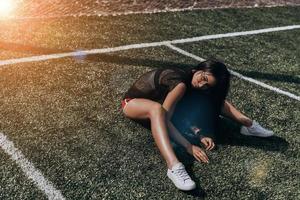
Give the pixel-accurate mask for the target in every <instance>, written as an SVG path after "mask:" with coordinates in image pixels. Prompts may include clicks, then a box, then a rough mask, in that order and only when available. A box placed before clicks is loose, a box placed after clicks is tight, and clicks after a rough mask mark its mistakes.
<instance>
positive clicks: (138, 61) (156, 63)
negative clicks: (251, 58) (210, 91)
mask: <svg viewBox="0 0 300 200" xmlns="http://www.w3.org/2000/svg"><path fill="white" fill-rule="evenodd" d="M0 49H2V50H9V51H14V52H22V53H31V54H34V55H44V54H54V53H66V52H74V51H76V50H74V49H58V48H44V47H36V46H32V45H23V44H17V43H12V42H2V41H0ZM77 51H78V52H79V51H80V50H79V49H78V50H77ZM74 59H76V60H80V61H91V62H106V63H115V64H121V65H134V66H147V67H157V68H159V67H174V66H177V67H191V65H189V64H184V63H176V62H172V61H161V60H153V59H147V58H131V57H124V56H118V55H110V54H106V53H100V54H89V55H85V54H84V53H82V54H80V53H78V56H75V57H74Z"/></svg>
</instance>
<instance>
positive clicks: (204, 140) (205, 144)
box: [201, 138, 208, 148]
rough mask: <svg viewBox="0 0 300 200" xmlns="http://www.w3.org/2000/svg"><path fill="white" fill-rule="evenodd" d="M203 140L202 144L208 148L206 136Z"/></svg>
mask: <svg viewBox="0 0 300 200" xmlns="http://www.w3.org/2000/svg"><path fill="white" fill-rule="evenodd" d="M201 142H202V144H204V146H205V148H207V146H208V141H207V140H206V138H203V139H202V140H201Z"/></svg>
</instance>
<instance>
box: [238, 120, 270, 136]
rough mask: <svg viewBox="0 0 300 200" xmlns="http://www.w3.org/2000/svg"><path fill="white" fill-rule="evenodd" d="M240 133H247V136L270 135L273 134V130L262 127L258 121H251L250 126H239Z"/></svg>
mask: <svg viewBox="0 0 300 200" xmlns="http://www.w3.org/2000/svg"><path fill="white" fill-rule="evenodd" d="M240 132H241V134H243V135H249V136H256V137H271V136H272V135H274V132H273V131H271V130H268V129H265V128H263V127H262V126H261V125H260V124H259V123H258V122H256V121H253V123H252V126H250V127H246V126H242V127H241V131H240Z"/></svg>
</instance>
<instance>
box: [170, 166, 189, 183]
mask: <svg viewBox="0 0 300 200" xmlns="http://www.w3.org/2000/svg"><path fill="white" fill-rule="evenodd" d="M174 173H175V174H176V175H178V176H179V177H180V178H181V179H183V181H184V182H185V180H189V179H190V176H189V175H188V173H187V172H186V170H185V168H179V169H177V170H175V171H174Z"/></svg>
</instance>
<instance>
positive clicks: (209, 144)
mask: <svg viewBox="0 0 300 200" xmlns="http://www.w3.org/2000/svg"><path fill="white" fill-rule="evenodd" d="M211 146H212V140H210V139H208V140H207V146H206V150H210V148H211Z"/></svg>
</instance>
